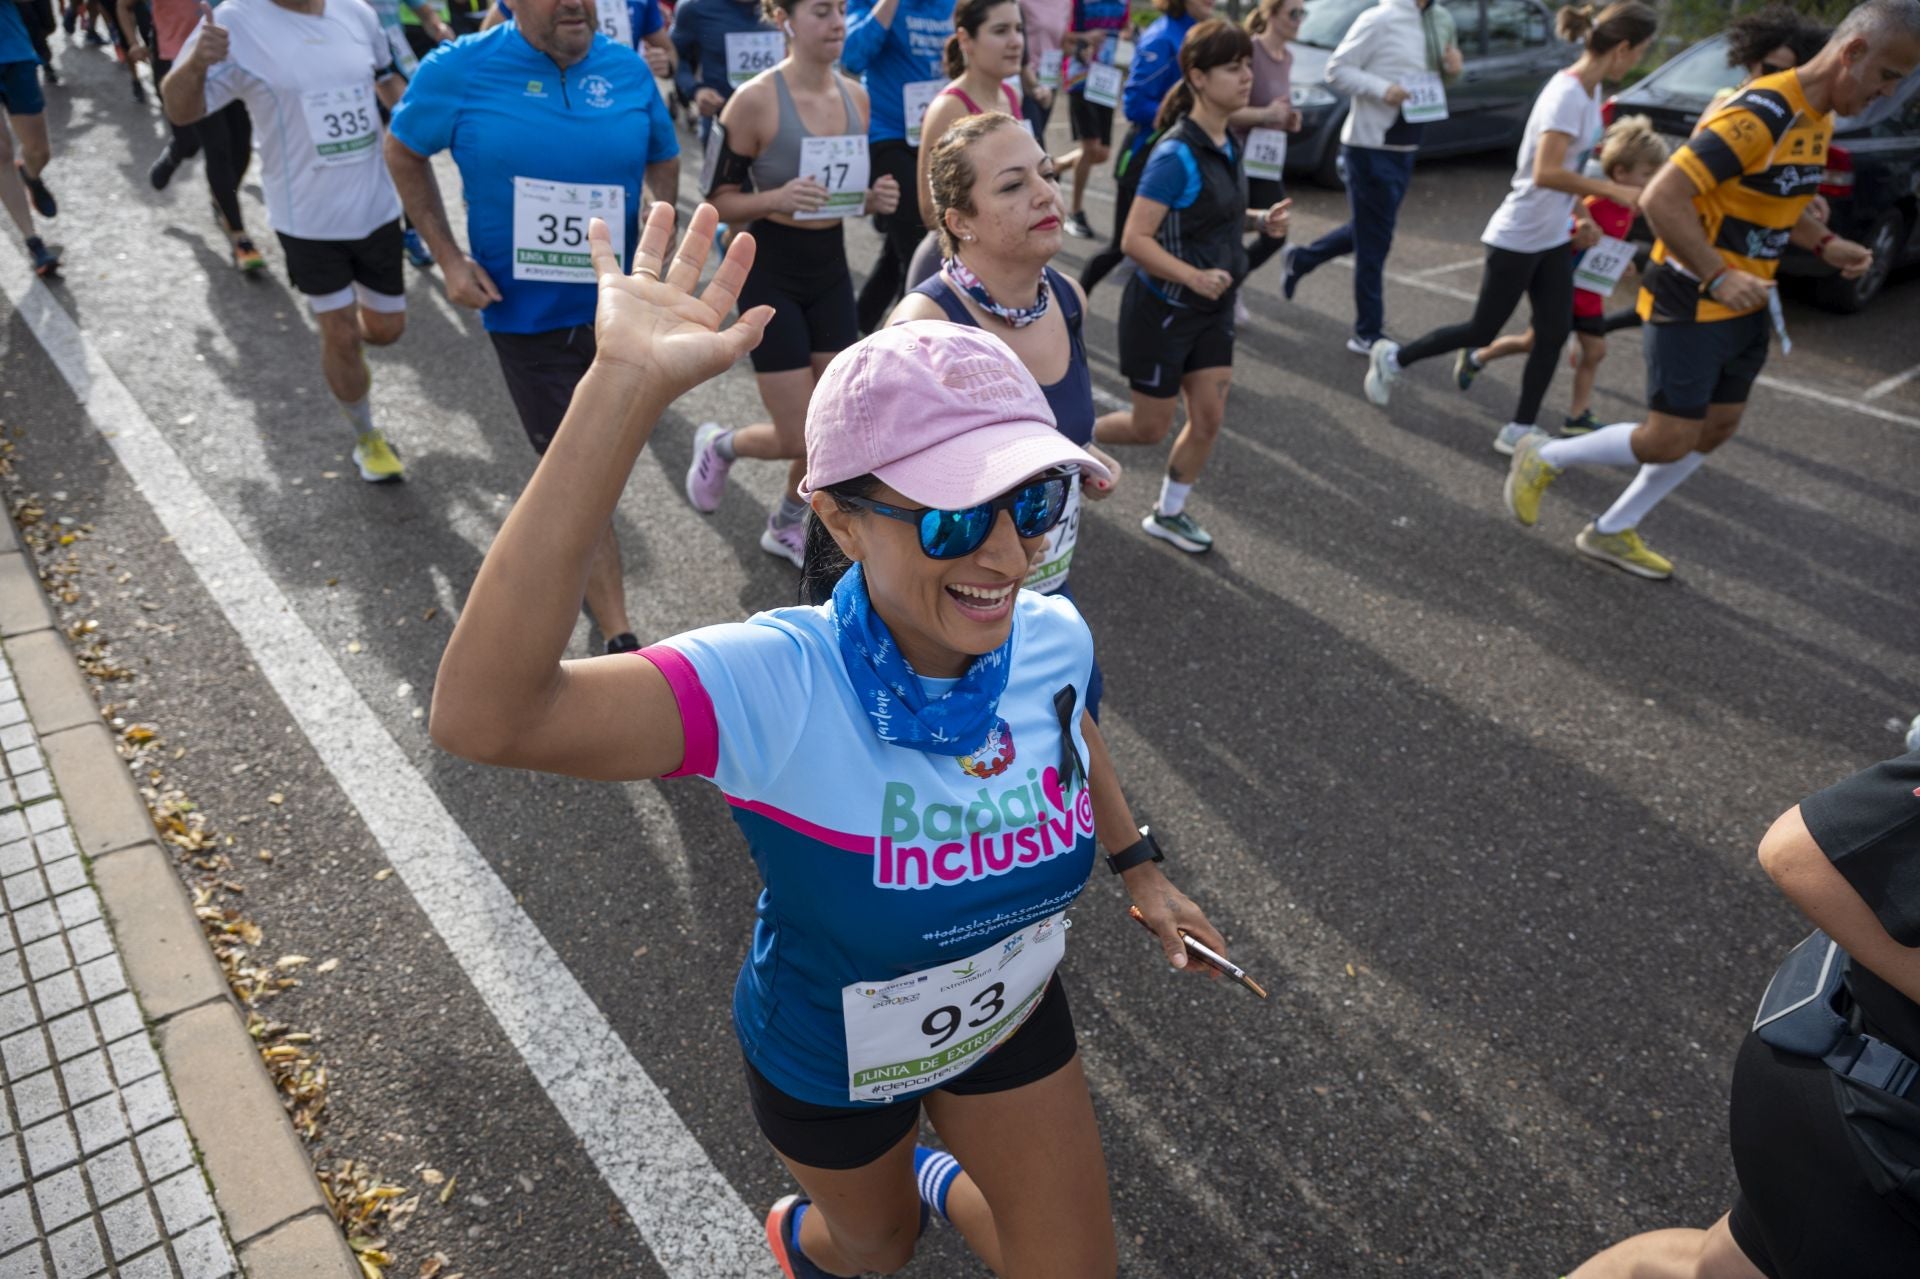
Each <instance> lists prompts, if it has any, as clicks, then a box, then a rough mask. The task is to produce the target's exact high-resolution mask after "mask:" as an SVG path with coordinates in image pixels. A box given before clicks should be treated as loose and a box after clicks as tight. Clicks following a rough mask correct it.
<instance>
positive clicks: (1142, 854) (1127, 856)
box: [1107, 826, 1167, 875]
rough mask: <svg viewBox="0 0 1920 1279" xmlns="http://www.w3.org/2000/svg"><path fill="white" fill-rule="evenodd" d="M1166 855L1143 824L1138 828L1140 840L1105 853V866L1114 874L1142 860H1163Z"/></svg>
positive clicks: (1138, 863)
mask: <svg viewBox="0 0 1920 1279" xmlns="http://www.w3.org/2000/svg"><path fill="white" fill-rule="evenodd" d="M1165 860H1167V855H1166V854H1165V853H1163V852H1161V851H1160V845H1159V844H1157V843H1155V842H1154V839H1153V833H1152V832H1151V831H1149V830H1148V829H1147V828H1146V827H1145V826H1142V827H1141V828H1140V842H1139V843H1137V844H1129V845H1128V846H1127V847H1125V848H1123V849H1121V850H1120V851H1119V852H1117V853H1109V854H1107V867H1108V869H1110V870H1112V871H1113V873H1114V874H1116V875H1118V874H1119V873H1120V872H1122V871H1128V870H1132V869H1133V868H1134V867H1135V866H1138V865H1140V864H1141V863H1142V862H1163V861H1165Z"/></svg>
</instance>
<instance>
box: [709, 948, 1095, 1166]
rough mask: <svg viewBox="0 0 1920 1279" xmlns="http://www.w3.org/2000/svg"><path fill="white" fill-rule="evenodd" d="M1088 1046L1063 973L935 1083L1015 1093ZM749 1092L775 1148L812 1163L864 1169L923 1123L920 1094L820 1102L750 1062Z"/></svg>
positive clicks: (960, 1092)
mask: <svg viewBox="0 0 1920 1279" xmlns="http://www.w3.org/2000/svg"><path fill="white" fill-rule="evenodd" d="M1079 1050H1080V1045H1079V1040H1078V1039H1077V1038H1076V1037H1075V1035H1074V1032H1073V1010H1072V1009H1071V1008H1069V1007H1068V1006H1067V990H1066V987H1065V986H1063V985H1062V984H1061V983H1060V974H1059V973H1055V974H1054V975H1053V979H1052V980H1051V981H1049V982H1048V983H1047V990H1046V994H1044V995H1042V996H1041V998H1040V1002H1039V1003H1038V1004H1036V1005H1034V1009H1033V1012H1032V1014H1031V1015H1029V1016H1028V1018H1027V1020H1026V1021H1025V1022H1024V1023H1022V1024H1021V1026H1020V1029H1018V1030H1016V1031H1014V1032H1013V1034H1012V1035H1011V1036H1010V1037H1009V1038H1008V1039H1007V1041H1006V1042H1005V1043H1003V1044H1001V1045H1000V1046H999V1047H998V1048H995V1049H994V1050H993V1051H992V1052H990V1053H988V1054H987V1055H986V1058H985V1059H984V1060H982V1061H981V1062H980V1064H979V1065H977V1066H975V1067H973V1068H972V1069H971V1070H969V1071H967V1073H965V1074H964V1075H961V1076H959V1077H958V1078H956V1079H953V1080H950V1081H948V1082H947V1083H945V1084H943V1085H941V1086H940V1087H939V1088H937V1089H935V1090H934V1091H936V1092H944V1093H952V1094H954V1095H955V1096H960V1097H978V1096H982V1095H984V1094H986V1093H996V1092H1011V1091H1012V1090H1013V1089H1015V1088H1022V1087H1025V1086H1026V1085H1027V1084H1030V1083H1034V1082H1035V1081H1037V1080H1041V1079H1045V1078H1046V1077H1047V1076H1048V1075H1051V1074H1053V1073H1054V1072H1055V1071H1057V1070H1059V1069H1060V1068H1061V1067H1062V1066H1065V1065H1066V1064H1067V1063H1068V1062H1070V1061H1072V1060H1073V1055H1074V1054H1075V1053H1076V1052H1078V1051H1079ZM741 1064H742V1065H744V1066H745V1067H746V1070H747V1097H748V1099H749V1100H750V1101H751V1102H752V1103H753V1117H754V1119H755V1120H756V1121H757V1122H758V1123H759V1125H760V1131H761V1132H762V1133H764V1134H766V1138H767V1141H768V1142H769V1143H771V1144H772V1146H773V1148H774V1149H775V1150H777V1151H779V1152H780V1153H781V1154H783V1155H785V1156H786V1157H787V1158H789V1159H791V1160H793V1161H794V1162H795V1163H800V1164H805V1165H807V1166H808V1167H810V1168H834V1169H842V1170H844V1169H848V1168H864V1167H866V1166H867V1165H868V1164H870V1163H872V1162H873V1161H874V1160H876V1159H878V1158H879V1157H880V1156H882V1155H884V1154H886V1153H887V1152H888V1151H889V1150H892V1149H893V1148H894V1147H895V1146H897V1145H899V1144H900V1141H901V1139H902V1138H904V1137H906V1135H907V1134H908V1133H910V1132H912V1131H913V1130H914V1129H916V1128H918V1127H919V1126H920V1103H919V1102H918V1101H916V1100H909V1101H906V1102H899V1101H894V1102H888V1103H885V1104H876V1105H867V1106H860V1107H857V1108H856V1107H845V1106H817V1105H814V1104H813V1103H812V1102H807V1101H801V1100H800V1099H799V1098H797V1097H790V1096H788V1095H787V1094H786V1093H784V1092H782V1091H780V1089H779V1088H777V1087H775V1086H774V1084H773V1082H772V1081H771V1080H769V1079H768V1078H767V1077H766V1076H765V1075H763V1074H761V1073H760V1072H759V1071H757V1070H755V1069H754V1068H753V1063H752V1062H750V1061H744V1060H743V1061H742V1063H741Z"/></svg>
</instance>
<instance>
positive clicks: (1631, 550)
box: [1573, 524, 1673, 582]
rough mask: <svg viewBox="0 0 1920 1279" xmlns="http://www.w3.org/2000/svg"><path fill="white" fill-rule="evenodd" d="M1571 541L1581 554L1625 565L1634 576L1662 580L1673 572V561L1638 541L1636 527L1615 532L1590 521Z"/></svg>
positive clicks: (1622, 566) (1618, 566) (1617, 564)
mask: <svg viewBox="0 0 1920 1279" xmlns="http://www.w3.org/2000/svg"><path fill="white" fill-rule="evenodd" d="M1573 544H1574V546H1575V547H1577V548H1578V549H1579V551H1580V553H1581V554H1582V555H1590V556H1592V557H1593V558H1594V559H1596V560H1599V561H1600V562H1601V563H1603V564H1611V565H1613V566H1614V567H1615V568H1617V569H1624V570H1625V571H1627V572H1629V573H1632V574H1633V575H1634V576H1635V577H1646V578H1651V579H1653V580H1654V581H1656V582H1663V581H1665V580H1666V579H1667V578H1669V577H1672V576H1673V561H1672V560H1670V559H1668V558H1667V557H1666V556H1664V555H1661V554H1658V553H1657V552H1655V551H1654V550H1653V548H1652V547H1650V546H1648V545H1647V544H1646V543H1645V542H1643V541H1641V540H1640V532H1639V530H1638V529H1630V528H1624V529H1621V530H1620V531H1619V532H1618V533H1602V532H1601V531H1600V530H1599V529H1597V528H1595V527H1594V526H1593V525H1591V524H1589V525H1587V526H1586V527H1585V528H1583V529H1581V530H1580V535H1579V536H1578V537H1576V538H1574V539H1573Z"/></svg>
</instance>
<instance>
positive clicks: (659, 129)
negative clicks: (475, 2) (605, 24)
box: [392, 22, 680, 333]
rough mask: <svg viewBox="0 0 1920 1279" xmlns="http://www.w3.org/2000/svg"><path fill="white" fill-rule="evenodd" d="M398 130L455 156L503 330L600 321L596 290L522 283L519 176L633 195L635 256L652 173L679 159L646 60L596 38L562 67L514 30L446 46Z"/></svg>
mask: <svg viewBox="0 0 1920 1279" xmlns="http://www.w3.org/2000/svg"><path fill="white" fill-rule="evenodd" d="M392 129H393V136H394V137H395V138H397V139H399V140H400V142H401V144H402V145H404V146H406V147H407V148H408V149H409V150H411V151H413V152H415V153H417V154H419V155H433V154H435V153H436V152H440V151H445V150H448V149H451V150H452V152H453V160H454V163H455V164H457V165H459V166H460V180H461V183H462V185H463V186H464V187H465V188H466V197H467V244H468V246H469V247H468V251H469V252H470V253H472V255H473V260H474V261H475V262H478V263H479V264H480V265H481V266H482V267H483V268H485V270H486V272H487V274H488V275H490V276H492V277H493V282H494V284H495V285H496V286H498V288H499V290H500V301H498V302H495V303H494V304H493V305H491V306H489V307H487V308H486V310H484V311H482V312H481V313H480V318H481V321H482V322H483V323H484V324H485V325H486V327H487V329H488V330H489V331H491V332H494V333H545V332H548V331H550V330H553V329H563V328H568V327H570V326H572V325H575V324H591V323H593V309H594V303H595V299H596V291H595V288H594V285H593V284H592V283H591V282H590V281H588V282H581V283H558V282H554V281H547V280H516V279H514V278H513V275H514V270H513V264H514V251H513V202H514V179H515V178H532V179H539V180H541V181H545V182H561V183H579V184H593V185H601V186H612V185H615V184H618V185H620V186H622V187H623V188H625V192H626V240H625V245H626V251H627V253H628V254H629V255H631V253H632V252H633V248H634V245H635V243H636V242H637V241H638V239H639V217H640V210H641V198H640V184H641V181H642V180H643V179H644V178H645V176H646V171H647V166H648V165H650V164H658V163H659V162H660V161H662V160H671V159H673V158H674V157H675V156H677V155H679V154H680V144H679V142H678V141H677V140H676V139H675V137H674V132H673V120H672V118H671V117H670V116H669V115H668V114H667V104H666V103H665V102H663V101H661V99H660V91H659V90H658V89H657V88H655V87H654V83H653V75H652V73H650V72H649V71H648V70H647V64H646V63H645V62H643V61H642V60H641V58H640V55H639V54H637V53H635V52H634V51H633V50H632V49H625V48H622V47H621V46H619V45H618V44H615V43H614V42H613V41H612V40H609V39H608V38H607V37H606V36H604V35H596V36H595V37H594V39H593V47H592V48H591V49H589V50H588V52H587V56H586V57H585V58H583V59H581V60H580V61H579V62H576V63H574V64H573V65H572V66H570V67H567V68H566V69H565V70H562V69H560V68H558V67H556V66H555V65H554V63H553V60H552V59H551V58H549V57H548V56H547V55H546V54H544V53H542V52H541V51H540V50H538V49H536V48H534V47H533V46H532V45H530V44H528V43H527V41H526V38H525V37H524V36H522V35H521V34H520V28H519V26H518V24H516V23H512V22H509V23H506V24H504V25H502V26H498V27H495V28H493V29H492V30H490V31H483V32H481V33H480V34H478V35H470V36H462V37H461V38H460V39H458V40H455V41H453V42H452V43H451V44H443V45H441V46H440V47H439V48H437V49H435V50H434V51H433V52H432V53H431V54H429V55H428V56H427V57H426V58H425V59H424V60H422V62H421V63H420V70H419V73H418V74H417V75H415V76H414V78H413V83H411V84H410V85H408V86H407V94H406V97H404V98H402V99H401V100H400V105H399V106H398V107H397V108H395V110H394V113H393V125H392Z"/></svg>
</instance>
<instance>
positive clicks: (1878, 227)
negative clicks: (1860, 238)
mask: <svg viewBox="0 0 1920 1279" xmlns="http://www.w3.org/2000/svg"><path fill="white" fill-rule="evenodd" d="M1906 238H1907V228H1906V224H1905V223H1903V222H1902V221H1901V220H1900V214H1899V213H1898V212H1897V211H1895V210H1888V211H1887V214H1886V216H1884V217H1882V218H1881V219H1880V220H1879V221H1878V222H1876V223H1874V224H1873V230H1871V231H1869V232H1868V233H1867V236H1866V245H1867V247H1868V248H1869V249H1872V250H1873V265H1872V266H1870V267H1868V268H1867V273H1866V274H1865V275H1863V276H1861V277H1860V278H1859V279H1857V280H1843V279H1841V278H1840V277H1839V276H1837V275H1829V276H1823V277H1821V279H1820V281H1819V282H1818V283H1817V284H1815V285H1814V290H1813V300H1814V302H1815V303H1817V304H1818V305H1819V306H1820V307H1821V308H1822V309H1823V310H1827V311H1838V312H1840V313H1841V314H1842V315H1851V314H1853V313H1854V312H1855V311H1858V310H1860V309H1861V308H1862V307H1864V306H1866V304H1867V303H1869V302H1871V301H1872V300H1873V296H1874V294H1876V293H1878V292H1880V289H1881V286H1882V285H1884V284H1886V282H1887V276H1888V275H1889V274H1891V273H1892V271H1893V268H1894V266H1895V264H1896V259H1897V258H1898V257H1899V256H1900V247H1901V245H1903V244H1905V243H1906Z"/></svg>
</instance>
